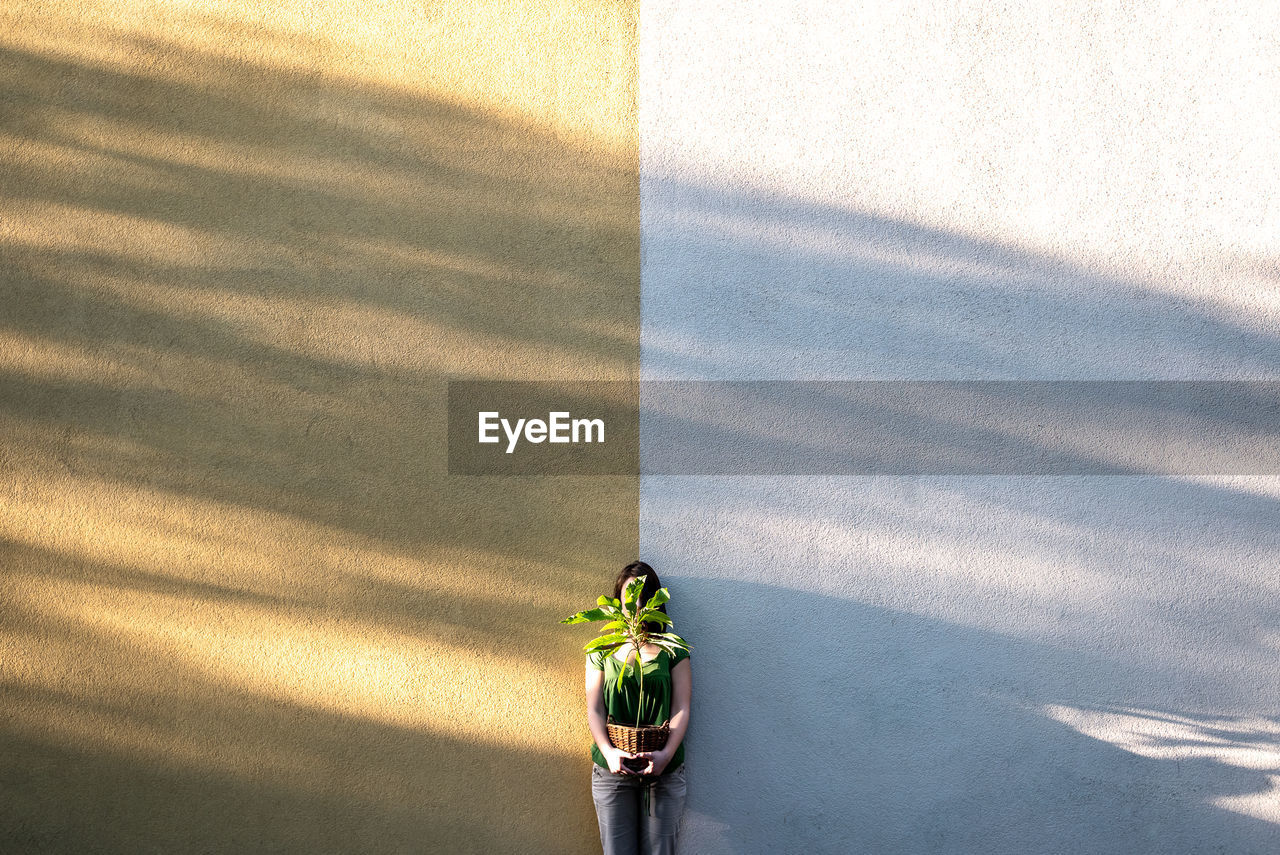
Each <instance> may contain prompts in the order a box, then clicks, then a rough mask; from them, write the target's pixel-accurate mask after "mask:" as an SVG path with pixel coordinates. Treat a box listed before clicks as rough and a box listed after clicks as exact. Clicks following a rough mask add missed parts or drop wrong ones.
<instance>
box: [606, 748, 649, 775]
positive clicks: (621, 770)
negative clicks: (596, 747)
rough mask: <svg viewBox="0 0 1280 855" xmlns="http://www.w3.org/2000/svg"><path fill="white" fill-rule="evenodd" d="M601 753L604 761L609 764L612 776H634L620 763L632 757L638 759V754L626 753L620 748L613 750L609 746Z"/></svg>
mask: <svg viewBox="0 0 1280 855" xmlns="http://www.w3.org/2000/svg"><path fill="white" fill-rule="evenodd" d="M602 753H603V754H604V759H605V760H607V761H608V762H609V771H610V772H612V773H613V774H615V775H634V774H636V773H635V772H633V771H631V770H630V769H628V768H627V767H626V766H623V765H622V761H623V760H629V759H632V758H634V757H639V756H640V755H639V754H632V753H630V752H628V751H623V750H622V749H621V748H614V747H613V746H609V747H608V748H606V749H605V750H604V751H603V752H602Z"/></svg>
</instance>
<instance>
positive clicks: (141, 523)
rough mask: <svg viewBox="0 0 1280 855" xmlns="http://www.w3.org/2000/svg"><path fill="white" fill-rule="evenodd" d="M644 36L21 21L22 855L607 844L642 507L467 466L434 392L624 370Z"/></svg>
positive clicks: (2, 286)
mask: <svg viewBox="0 0 1280 855" xmlns="http://www.w3.org/2000/svg"><path fill="white" fill-rule="evenodd" d="M635 18H636V9H635V8H634V6H633V5H632V4H625V3H623V4H599V3H579V2H572V1H571V0H547V2H536V3H525V2H519V3H516V2H512V3H498V2H482V0H477V2H460V3H444V4H435V3H432V4H409V3H404V4H397V3H363V2H361V3H319V4H316V3H306V2H297V3H288V2H286V3H283V4H280V3H272V4H254V3H212V2H209V3H205V2H190V3H146V2H128V0H126V2H111V3H76V4H48V3H23V2H17V3H6V4H5V7H4V10H3V12H2V13H0V87H2V94H0V195H3V201H2V202H0V207H2V209H3V211H2V213H0V527H2V528H0V562H2V563H3V575H2V576H0V586H2V587H0V692H2V693H3V699H2V701H0V703H2V705H3V716H0V753H3V755H4V762H3V763H2V764H0V766H2V767H3V771H0V851H4V852H13V853H18V852H68V853H72V852H74V853H83V852H91V851H92V852H120V853H138V852H228V853H230V852H235V853H247V852H306V853H314V852H344V853H351V852H367V853H374V852H402V853H403V852H441V853H462V852H477V853H481V852H482V853H493V852H556V853H560V852H589V851H591V850H592V848H593V847H594V846H597V845H598V843H597V841H596V828H595V816H594V812H593V810H592V806H591V801H590V794H589V789H588V774H589V768H590V760H589V757H588V755H587V747H588V745H589V744H590V735H589V733H588V731H587V727H586V722H585V716H583V715H582V714H581V711H582V708H583V701H582V664H581V661H582V660H581V658H580V645H581V643H582V641H583V639H582V638H581V637H580V635H581V634H580V633H578V634H575V633H573V632H572V631H570V630H568V629H566V628H565V627H561V626H558V625H557V624H556V621H557V620H558V619H559V618H560V617H563V616H564V615H566V614H569V613H571V612H572V611H574V610H576V609H578V608H581V607H582V606H583V605H584V604H586V603H589V602H591V600H592V599H594V596H595V595H596V594H597V593H599V592H600V590H601V589H602V588H603V587H604V586H605V585H606V584H607V580H608V579H609V578H610V574H611V573H612V571H613V569H614V568H615V567H617V566H620V565H621V564H622V563H623V562H625V561H627V560H630V559H632V558H634V556H635V550H636V538H637V520H636V508H637V482H636V479H634V478H629V477H614V478H574V477H565V478H545V479H533V478H467V477H448V476H447V475H446V470H445V459H446V458H445V444H444V429H445V406H444V402H445V391H446V384H445V380H446V378H448V377H468V378H541V377H558V378H586V379H627V378H632V379H634V378H635V377H636V374H637V370H638V349H639V340H638V330H639V196H638V164H637V141H636V113H635V77H636V75H635V62H636V60H635V57H636V51H635V24H636V21H635ZM569 712H571V713H572V714H569Z"/></svg>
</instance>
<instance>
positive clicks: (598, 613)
mask: <svg viewBox="0 0 1280 855" xmlns="http://www.w3.org/2000/svg"><path fill="white" fill-rule="evenodd" d="M613 617H614V615H612V614H610V613H609V612H606V611H605V610H604V609H600V608H595V609H587V610H586V611H583V612H578V613H577V614H576V615H570V616H569V617H567V618H565V619H564V620H562V621H560V623H587V622H589V621H593V620H610V619H611V618H613Z"/></svg>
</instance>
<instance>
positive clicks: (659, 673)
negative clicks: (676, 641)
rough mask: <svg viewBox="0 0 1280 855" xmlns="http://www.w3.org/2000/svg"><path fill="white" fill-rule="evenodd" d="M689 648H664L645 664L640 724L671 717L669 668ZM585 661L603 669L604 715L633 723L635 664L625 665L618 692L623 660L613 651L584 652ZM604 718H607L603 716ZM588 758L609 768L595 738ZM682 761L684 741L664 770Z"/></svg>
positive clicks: (636, 694)
mask: <svg viewBox="0 0 1280 855" xmlns="http://www.w3.org/2000/svg"><path fill="white" fill-rule="evenodd" d="M688 658H689V651H687V650H679V651H676V653H675V654H671V653H668V652H667V651H666V650H663V651H662V652H661V653H659V654H658V655H657V656H655V657H654V658H653V659H652V660H650V661H648V662H645V663H644V710H643V711H642V712H643V713H644V715H643V716H642V717H641V719H640V723H641V724H662V723H663V722H664V721H667V720H668V719H670V718H671V669H672V668H674V667H675V666H676V665H677V664H679V662H680V660H681V659H688ZM587 663H588V664H589V665H590V666H591V667H592V668H594V669H596V670H597V671H604V711H605V715H606V716H613V720H614V721H616V722H617V723H619V724H635V723H636V702H637V701H638V700H639V698H640V678H639V676H637V674H636V668H635V663H634V662H633V663H632V664H631V665H628V666H627V676H625V677H623V678H622V691H618V672H619V671H620V670H622V663H621V662H620V661H618V657H616V656H614V655H613V654H612V653H601V652H600V651H596V652H595V653H589V654H587ZM606 720H607V719H606ZM591 759H592V760H594V761H595V762H596V765H597V766H603V767H604V768H606V769H608V768H609V762H608V761H607V760H605V759H604V755H603V754H601V753H600V746H599V745H596V743H595V740H592V742H591ZM683 762H684V740H683V739H682V740H680V744H679V745H678V746H676V753H675V754H673V755H672V756H671V762H670V763H668V764H667V768H666V769H664V770H663V773H664V774H665V773H666V772H668V771H670V770H672V769H675V768H676V767H678V766H679V765H680V764H681V763H683Z"/></svg>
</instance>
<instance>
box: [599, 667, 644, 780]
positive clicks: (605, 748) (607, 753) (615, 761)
mask: <svg viewBox="0 0 1280 855" xmlns="http://www.w3.org/2000/svg"><path fill="white" fill-rule="evenodd" d="M604 720H605V711H604V672H603V671H601V670H599V669H597V668H592V667H591V663H590V662H587V723H588V724H589V725H590V726H591V738H592V739H594V740H595V741H596V747H597V748H599V749H600V753H601V754H603V755H604V759H605V761H606V762H608V764H609V771H610V772H613V773H614V774H622V775H631V774H634V773H633V772H632V771H631V770H630V769H628V768H627V767H626V766H623V765H622V758H624V757H635V756H636V755H634V754H629V753H627V752H626V751H622V750H621V749H618V748H614V747H613V743H611V742H609V731H608V730H606V729H605V726H604Z"/></svg>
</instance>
